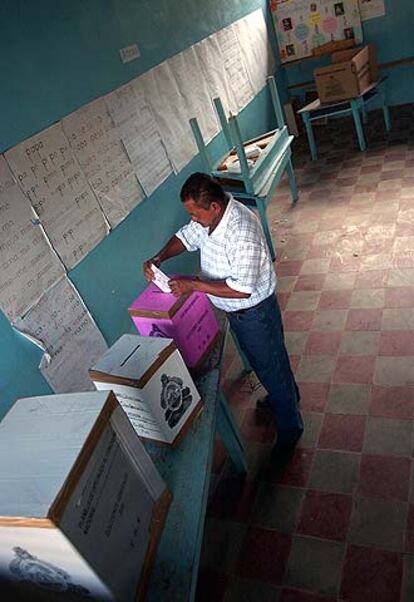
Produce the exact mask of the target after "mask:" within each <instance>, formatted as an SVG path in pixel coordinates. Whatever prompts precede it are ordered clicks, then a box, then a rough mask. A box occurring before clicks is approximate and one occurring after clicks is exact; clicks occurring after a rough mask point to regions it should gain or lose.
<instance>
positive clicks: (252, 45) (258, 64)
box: [233, 9, 275, 94]
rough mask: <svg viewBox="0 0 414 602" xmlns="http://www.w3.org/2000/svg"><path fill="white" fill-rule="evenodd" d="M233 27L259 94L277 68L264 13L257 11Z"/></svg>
mask: <svg viewBox="0 0 414 602" xmlns="http://www.w3.org/2000/svg"><path fill="white" fill-rule="evenodd" d="M233 26H234V29H235V31H236V35H237V39H238V41H239V45H240V49H241V52H242V56H243V61H244V63H245V65H246V69H247V72H248V75H249V78H250V81H251V83H252V86H253V90H254V93H255V94H258V93H259V92H260V90H262V89H263V88H264V86H265V85H266V78H267V77H268V76H269V75H271V74H272V73H273V71H274V68H275V61H274V57H273V52H272V49H271V47H270V44H269V41H268V35H267V27H266V21H265V18H264V16H263V11H262V10H261V9H258V10H255V11H254V12H252V13H250V14H249V15H247V17H244V18H243V19H239V20H238V21H236V22H235V23H234V24H233Z"/></svg>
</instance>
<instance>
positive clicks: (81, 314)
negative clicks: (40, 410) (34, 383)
mask: <svg viewBox="0 0 414 602" xmlns="http://www.w3.org/2000/svg"><path fill="white" fill-rule="evenodd" d="M15 327H16V329H17V330H18V331H20V332H21V333H23V334H27V335H29V337H30V338H31V340H35V341H38V345H39V346H40V347H41V348H42V349H43V351H44V354H43V356H42V360H41V362H40V366H39V368H40V371H41V373H42V374H43V376H44V377H45V379H46V380H47V382H48V383H49V385H50V387H51V388H52V389H53V391H54V392H55V393H70V392H76V391H92V390H94V388H95V387H94V386H93V384H92V382H91V380H90V378H89V374H88V369H89V368H90V367H91V366H92V365H93V364H94V363H95V362H96V361H97V360H98V358H99V357H100V356H101V355H102V354H103V353H104V352H105V351H106V349H107V348H108V346H107V344H106V342H105V339H104V338H103V336H102V334H101V332H100V331H99V329H98V327H97V325H96V324H95V322H94V320H93V318H92V316H91V314H90V313H89V311H88V310H87V308H86V306H85V304H84V302H83V301H82V299H81V297H80V295H79V293H78V291H77V290H76V289H75V287H74V286H73V284H72V283H71V281H70V280H69V279H68V278H63V279H62V280H60V281H59V282H58V283H57V284H55V285H54V286H53V287H52V288H51V289H49V291H47V292H46V293H45V294H44V295H43V296H42V298H41V299H40V301H39V302H38V303H37V304H36V305H35V306H34V307H33V308H32V309H31V310H30V311H29V312H28V313H27V314H26V316H25V317H24V318H20V319H18V320H17V321H16V324H15Z"/></svg>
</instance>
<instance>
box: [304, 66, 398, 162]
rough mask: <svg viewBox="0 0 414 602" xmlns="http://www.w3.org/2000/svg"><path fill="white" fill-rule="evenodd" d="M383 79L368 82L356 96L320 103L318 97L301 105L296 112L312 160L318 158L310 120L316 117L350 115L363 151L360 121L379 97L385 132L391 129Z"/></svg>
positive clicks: (363, 138)
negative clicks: (339, 100) (334, 101)
mask: <svg viewBox="0 0 414 602" xmlns="http://www.w3.org/2000/svg"><path fill="white" fill-rule="evenodd" d="M385 80H386V78H383V79H381V80H380V81H378V82H375V83H373V84H370V85H369V86H368V87H367V88H366V89H365V90H364V91H363V92H362V94H361V95H360V96H358V97H357V98H350V99H349V100H345V101H342V102H336V103H333V104H322V103H321V101H320V100H319V98H317V99H316V100H314V101H313V102H311V103H309V104H308V105H306V107H303V109H300V111H298V113H300V114H301V115H302V119H303V123H304V125H305V128H306V134H307V136H308V142H309V148H310V152H311V156H312V159H313V160H314V161H315V160H316V159H317V158H318V153H317V150H316V143H315V137H314V135H313V129H312V121H315V120H316V119H321V118H322V117H326V118H328V119H330V118H337V117H343V116H345V115H352V117H353V120H354V125H355V130H356V133H357V137H358V143H359V148H360V149H361V151H364V150H366V147H367V146H366V142H365V136H364V129H363V127H362V122H363V123H366V122H367V112H366V107H367V105H368V104H370V103H371V102H372V101H373V100H374V99H375V98H379V99H380V102H381V107H382V111H383V115H384V123H385V129H386V130H387V132H389V130H390V129H391V119H390V113H389V110H388V106H387V104H386V99H385V83H386V81H385ZM361 116H362V121H361Z"/></svg>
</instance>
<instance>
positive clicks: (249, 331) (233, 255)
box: [144, 173, 303, 454]
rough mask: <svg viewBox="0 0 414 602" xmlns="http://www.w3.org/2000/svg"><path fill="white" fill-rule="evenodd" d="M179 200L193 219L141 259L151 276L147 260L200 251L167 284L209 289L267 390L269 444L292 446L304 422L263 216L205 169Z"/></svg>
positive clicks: (178, 289) (179, 291) (179, 290)
mask: <svg viewBox="0 0 414 602" xmlns="http://www.w3.org/2000/svg"><path fill="white" fill-rule="evenodd" d="M181 201H182V202H183V204H184V207H185V209H186V210H187V212H188V213H189V215H190V216H191V221H190V222H189V223H188V224H187V225H185V226H183V227H182V228H181V229H180V230H179V231H178V232H177V233H176V234H175V235H174V236H173V237H172V238H171V239H170V240H169V241H168V243H167V244H166V245H165V246H164V247H163V248H162V249H161V251H159V253H157V255H156V256H155V257H153V258H152V259H149V260H148V261H146V262H145V263H144V273H145V276H146V277H147V278H148V280H151V279H152V277H153V273H152V271H151V267H150V265H151V263H154V264H155V265H157V266H159V265H160V264H161V263H162V262H163V261H165V260H166V259H169V258H170V257H174V256H176V255H179V254H180V253H183V252H184V251H197V250H199V251H200V261H201V275H200V277H199V278H179V277H178V278H173V279H172V280H170V282H169V285H170V287H171V290H172V292H173V293H174V294H175V295H177V296H180V295H183V294H185V293H190V292H192V291H200V292H203V293H207V295H208V296H209V298H210V300H211V302H212V303H213V304H214V305H215V306H216V307H218V308H219V309H221V310H224V311H225V312H226V314H227V317H228V319H229V321H230V326H231V329H232V331H233V333H234V334H235V335H236V337H237V339H238V342H239V345H240V347H241V349H242V350H243V352H244V353H245V355H246V357H247V359H248V360H249V362H250V365H251V366H252V368H253V370H254V371H255V372H256V374H257V377H258V378H259V380H260V382H261V383H262V385H263V386H264V387H265V389H266V390H267V393H268V397H267V399H268V401H269V406H270V407H271V409H272V411H273V414H274V416H275V419H276V425H277V441H276V445H275V448H274V451H275V453H276V454H279V453H284V452H286V451H289V450H291V449H293V447H294V446H295V444H296V442H297V440H298V439H299V437H300V436H301V434H302V432H303V421H302V417H301V415H300V412H299V409H298V401H299V391H298V387H297V385H296V382H295V378H294V376H293V373H292V370H291V367H290V363H289V357H288V354H287V351H286V347H285V342H284V335H283V325H282V319H281V314H280V309H279V306H278V303H277V300H276V296H275V288H276V275H275V272H274V269H273V264H272V261H271V258H270V254H269V250H268V247H267V244H266V240H265V237H264V234H263V231H262V227H261V225H260V222H259V220H258V219H257V217H256V216H255V214H254V213H253V212H252V211H251V210H250V209H248V208H247V207H245V206H244V205H242V204H241V203H239V202H238V201H236V200H234V199H233V197H232V196H231V195H229V194H227V193H225V192H224V190H223V189H222V187H221V186H220V185H219V184H218V183H217V182H216V181H215V180H214V179H213V178H211V177H210V176H208V175H206V174H202V173H195V174H193V175H192V176H190V177H189V178H188V179H187V181H186V182H185V183H184V186H183V187H182V189H181Z"/></svg>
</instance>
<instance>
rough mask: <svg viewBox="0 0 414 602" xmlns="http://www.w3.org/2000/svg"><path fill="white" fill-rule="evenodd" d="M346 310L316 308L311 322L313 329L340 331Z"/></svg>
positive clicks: (344, 321)
mask: <svg viewBox="0 0 414 602" xmlns="http://www.w3.org/2000/svg"><path fill="white" fill-rule="evenodd" d="M347 316H348V312H347V310H346V309H318V310H317V311H316V312H315V319H314V321H313V324H312V329H313V330H323V331H341V330H343V329H344V326H345V323H346V319H347Z"/></svg>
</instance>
